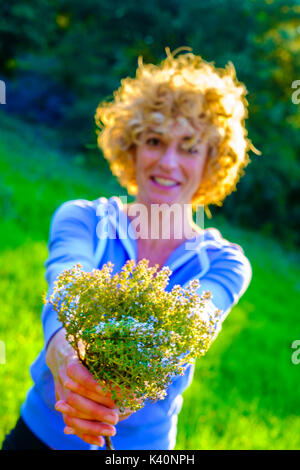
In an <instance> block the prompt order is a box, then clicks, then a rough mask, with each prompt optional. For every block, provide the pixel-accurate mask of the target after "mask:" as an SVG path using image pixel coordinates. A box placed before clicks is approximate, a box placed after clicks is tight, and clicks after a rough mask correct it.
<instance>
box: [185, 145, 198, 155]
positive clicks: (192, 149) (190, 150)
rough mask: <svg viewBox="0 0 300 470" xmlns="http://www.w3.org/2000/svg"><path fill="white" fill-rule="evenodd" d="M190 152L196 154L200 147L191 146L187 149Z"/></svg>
mask: <svg viewBox="0 0 300 470" xmlns="http://www.w3.org/2000/svg"><path fill="white" fill-rule="evenodd" d="M187 151H188V153H191V154H196V153H198V148H197V147H191V148H189V149H187Z"/></svg>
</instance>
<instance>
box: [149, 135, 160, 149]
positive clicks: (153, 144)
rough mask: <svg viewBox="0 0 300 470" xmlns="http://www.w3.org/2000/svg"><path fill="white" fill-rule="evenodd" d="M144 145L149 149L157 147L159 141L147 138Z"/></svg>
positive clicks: (154, 138) (155, 138)
mask: <svg viewBox="0 0 300 470" xmlns="http://www.w3.org/2000/svg"><path fill="white" fill-rule="evenodd" d="M146 144H147V145H150V146H151V147H157V146H158V145H159V144H160V139H158V138H157V137H149V139H147V140H146Z"/></svg>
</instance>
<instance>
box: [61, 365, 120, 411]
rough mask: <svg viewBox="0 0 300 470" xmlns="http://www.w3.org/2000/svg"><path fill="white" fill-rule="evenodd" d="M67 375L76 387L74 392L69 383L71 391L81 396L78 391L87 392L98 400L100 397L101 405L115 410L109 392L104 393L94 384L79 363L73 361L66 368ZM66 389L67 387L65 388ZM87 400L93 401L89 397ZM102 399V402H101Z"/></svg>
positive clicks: (91, 377) (88, 373)
mask: <svg viewBox="0 0 300 470" xmlns="http://www.w3.org/2000/svg"><path fill="white" fill-rule="evenodd" d="M67 375H68V377H69V378H70V379H71V380H72V381H73V382H74V383H75V384H76V387H77V389H76V390H74V384H72V383H71V382H70V383H69V385H71V387H72V385H73V388H72V391H74V392H77V393H79V394H80V395H82V393H80V391H79V390H81V391H82V392H86V391H87V390H88V391H89V392H90V394H91V393H92V396H93V397H98V400H99V396H100V397H101V403H103V404H105V405H106V406H109V407H110V408H115V403H114V401H113V399H112V397H111V394H110V393H109V392H104V390H103V388H102V387H101V386H100V385H99V384H98V383H97V382H96V380H95V379H94V378H93V376H92V374H91V373H90V372H89V371H88V370H87V368H86V367H85V366H83V365H82V364H81V363H80V362H79V361H76V360H75V361H71V362H70V363H69V365H68V367H67ZM68 382H69V381H68V380H67V384H68ZM65 386H67V385H65ZM67 388H69V387H68V386H67ZM70 389H71V388H70ZM89 398H91V399H95V398H92V397H91V396H89ZM102 398H103V399H104V400H102Z"/></svg>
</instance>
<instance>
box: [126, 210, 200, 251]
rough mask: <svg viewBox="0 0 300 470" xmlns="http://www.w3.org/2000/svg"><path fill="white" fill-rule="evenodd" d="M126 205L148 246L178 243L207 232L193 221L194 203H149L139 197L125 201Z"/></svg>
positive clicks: (130, 218) (139, 234)
mask: <svg viewBox="0 0 300 470" xmlns="http://www.w3.org/2000/svg"><path fill="white" fill-rule="evenodd" d="M123 209H124V211H125V212H126V214H127V216H128V218H129V220H130V221H131V222H132V225H133V228H134V229H135V231H136V235H137V238H140V239H143V245H144V246H148V245H149V246H151V247H153V246H155V245H156V246H162V245H165V246H167V245H168V244H170V245H171V246H176V245H179V244H180V243H182V242H183V241H186V240H189V239H191V238H194V237H196V236H197V235H199V234H201V233H202V232H203V230H202V229H201V228H200V227H199V226H198V225H197V224H195V223H194V221H193V216H192V208H191V205H190V204H173V205H172V206H168V205H167V204H161V205H160V204H151V205H150V206H148V205H146V204H141V203H138V202H137V201H135V202H132V203H129V204H124V205H123ZM147 240H148V241H149V243H147Z"/></svg>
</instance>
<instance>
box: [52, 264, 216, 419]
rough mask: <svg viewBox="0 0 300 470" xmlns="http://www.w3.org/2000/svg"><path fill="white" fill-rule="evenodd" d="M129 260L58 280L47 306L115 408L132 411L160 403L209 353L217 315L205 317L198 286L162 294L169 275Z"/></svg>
mask: <svg viewBox="0 0 300 470" xmlns="http://www.w3.org/2000/svg"><path fill="white" fill-rule="evenodd" d="M148 265H149V262H148V260H146V259H143V260H141V261H140V262H139V263H138V264H136V265H135V262H134V261H133V260H129V261H127V262H126V264H125V265H124V266H123V268H122V270H121V271H120V272H119V273H117V274H115V275H113V276H112V271H113V264H112V263H111V262H108V263H107V264H105V265H104V266H103V267H102V269H101V270H99V269H93V270H92V272H84V271H83V270H82V266H81V264H77V265H75V266H73V268H71V269H67V270H65V271H63V272H62V273H60V275H59V276H58V277H57V280H56V281H55V283H54V290H53V293H52V295H51V296H50V297H49V299H47V298H46V297H45V300H44V302H45V303H46V302H47V301H49V302H50V303H51V304H52V305H53V307H54V309H55V310H56V311H57V312H58V318H59V320H60V321H61V322H62V324H63V326H64V328H65V330H66V338H67V340H68V342H69V343H70V344H71V345H72V346H73V348H74V349H75V350H76V351H77V354H78V357H79V359H80V360H81V361H82V363H83V364H84V365H85V366H86V367H87V368H88V369H89V371H90V372H91V373H92V375H93V377H94V378H95V379H96V380H97V381H98V382H100V383H101V385H102V386H103V388H104V390H106V391H109V392H111V394H112V397H113V399H114V400H115V402H116V404H117V406H119V407H120V408H121V409H122V408H131V409H132V410H137V409H139V408H141V407H142V406H143V404H144V402H145V400H146V399H149V400H150V401H156V400H158V399H162V398H164V396H165V394H166V388H167V387H168V385H169V384H170V383H171V381H172V378H173V377H174V376H176V375H178V374H180V375H183V373H184V370H185V368H186V366H187V365H188V364H189V363H191V362H193V361H194V359H196V358H197V357H199V356H201V355H203V354H205V353H206V351H207V350H208V348H209V346H210V344H211V342H212V340H213V337H214V334H215V329H216V326H217V323H218V322H219V321H220V313H221V312H220V310H218V309H216V310H215V311H214V312H211V311H209V310H208V308H207V302H208V300H209V299H210V298H211V293H210V292H209V291H207V292H205V293H204V294H202V296H199V295H198V294H197V292H196V291H197V288H198V287H199V285H200V284H199V281H198V280H193V281H190V283H189V285H188V287H187V288H186V289H183V288H182V287H181V286H179V285H175V286H174V287H173V289H172V290H171V291H169V292H168V291H167V290H166V287H167V285H168V283H169V276H170V274H171V272H172V271H171V270H170V269H169V268H168V267H163V268H162V269H161V270H160V271H158V267H159V265H158V264H157V265H155V266H154V267H149V266H148Z"/></svg>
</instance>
